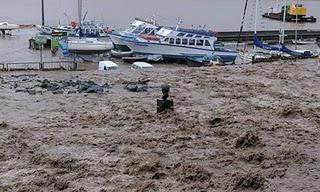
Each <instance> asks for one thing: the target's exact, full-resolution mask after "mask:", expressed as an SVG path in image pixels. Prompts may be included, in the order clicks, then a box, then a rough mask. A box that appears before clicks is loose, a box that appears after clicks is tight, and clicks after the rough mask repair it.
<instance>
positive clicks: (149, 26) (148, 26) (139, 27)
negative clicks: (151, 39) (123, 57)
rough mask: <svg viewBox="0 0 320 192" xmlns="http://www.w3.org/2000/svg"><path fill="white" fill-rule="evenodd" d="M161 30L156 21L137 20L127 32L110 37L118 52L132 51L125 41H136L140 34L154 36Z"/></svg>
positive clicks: (113, 34) (113, 33) (112, 34)
mask: <svg viewBox="0 0 320 192" xmlns="http://www.w3.org/2000/svg"><path fill="white" fill-rule="evenodd" d="M159 28H160V27H158V26H157V25H156V23H155V22H154V21H147V20H143V19H139V18H135V20H134V21H133V22H132V23H130V25H129V27H128V28H127V29H126V30H124V31H121V32H119V33H117V32H112V33H111V34H109V36H110V38H111V41H112V42H113V44H114V46H115V48H116V49H117V50H121V51H131V50H130V48H129V47H128V46H127V45H126V42H124V41H123V39H134V38H135V37H137V36H138V35H140V34H148V35H154V34H155V33H156V32H157V30H158V29H159Z"/></svg>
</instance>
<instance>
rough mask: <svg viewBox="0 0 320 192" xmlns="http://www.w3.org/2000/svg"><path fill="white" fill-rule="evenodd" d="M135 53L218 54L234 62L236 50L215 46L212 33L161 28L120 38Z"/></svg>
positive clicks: (165, 56)
mask: <svg viewBox="0 0 320 192" xmlns="http://www.w3.org/2000/svg"><path fill="white" fill-rule="evenodd" d="M122 40H123V41H124V42H125V43H126V45H127V46H128V47H129V48H130V49H131V50H132V51H133V52H134V53H135V54H137V55H162V57H163V59H186V58H187V57H193V58H195V57H204V56H206V55H216V56H219V57H220V58H221V59H222V61H223V62H224V63H226V64H231V63H235V59H236V57H237V52H236V51H233V50H230V49H224V48H223V47H221V46H219V47H216V46H215V42H216V41H217V38H216V37H215V36H214V35H213V34H212V33H209V32H207V33H205V32H203V31H201V32H200V31H197V30H192V31H188V32H184V31H180V30H179V28H177V29H175V30H174V29H169V28H165V27H163V28H161V29H160V30H159V31H157V33H156V34H155V35H146V34H140V35H139V36H137V37H136V38H133V39H129V38H123V39H122Z"/></svg>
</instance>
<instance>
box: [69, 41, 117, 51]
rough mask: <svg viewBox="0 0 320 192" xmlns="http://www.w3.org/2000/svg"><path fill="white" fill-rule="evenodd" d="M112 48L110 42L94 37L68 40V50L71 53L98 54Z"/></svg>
mask: <svg viewBox="0 0 320 192" xmlns="http://www.w3.org/2000/svg"><path fill="white" fill-rule="evenodd" d="M112 48H113V44H112V42H110V41H109V42H108V41H99V40H98V39H96V38H83V39H82V38H81V39H77V40H69V41H68V50H69V52H71V53H80V54H95V53H97V54H99V53H104V52H106V51H110V50H111V49H112Z"/></svg>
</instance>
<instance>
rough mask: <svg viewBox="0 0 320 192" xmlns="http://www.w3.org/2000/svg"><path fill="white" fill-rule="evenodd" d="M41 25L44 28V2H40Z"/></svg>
mask: <svg viewBox="0 0 320 192" xmlns="http://www.w3.org/2000/svg"><path fill="white" fill-rule="evenodd" d="M41 15H42V16H41V18H42V19H41V24H42V26H44V2H43V0H41Z"/></svg>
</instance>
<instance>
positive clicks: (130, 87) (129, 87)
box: [125, 84, 138, 92]
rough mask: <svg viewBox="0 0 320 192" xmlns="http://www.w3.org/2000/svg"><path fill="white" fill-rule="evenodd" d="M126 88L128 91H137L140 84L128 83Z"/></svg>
mask: <svg viewBox="0 0 320 192" xmlns="http://www.w3.org/2000/svg"><path fill="white" fill-rule="evenodd" d="M125 88H126V89H127V90H128V91H132V92H137V90H138V86H137V85H132V84H128V85H126V86H125Z"/></svg>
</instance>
